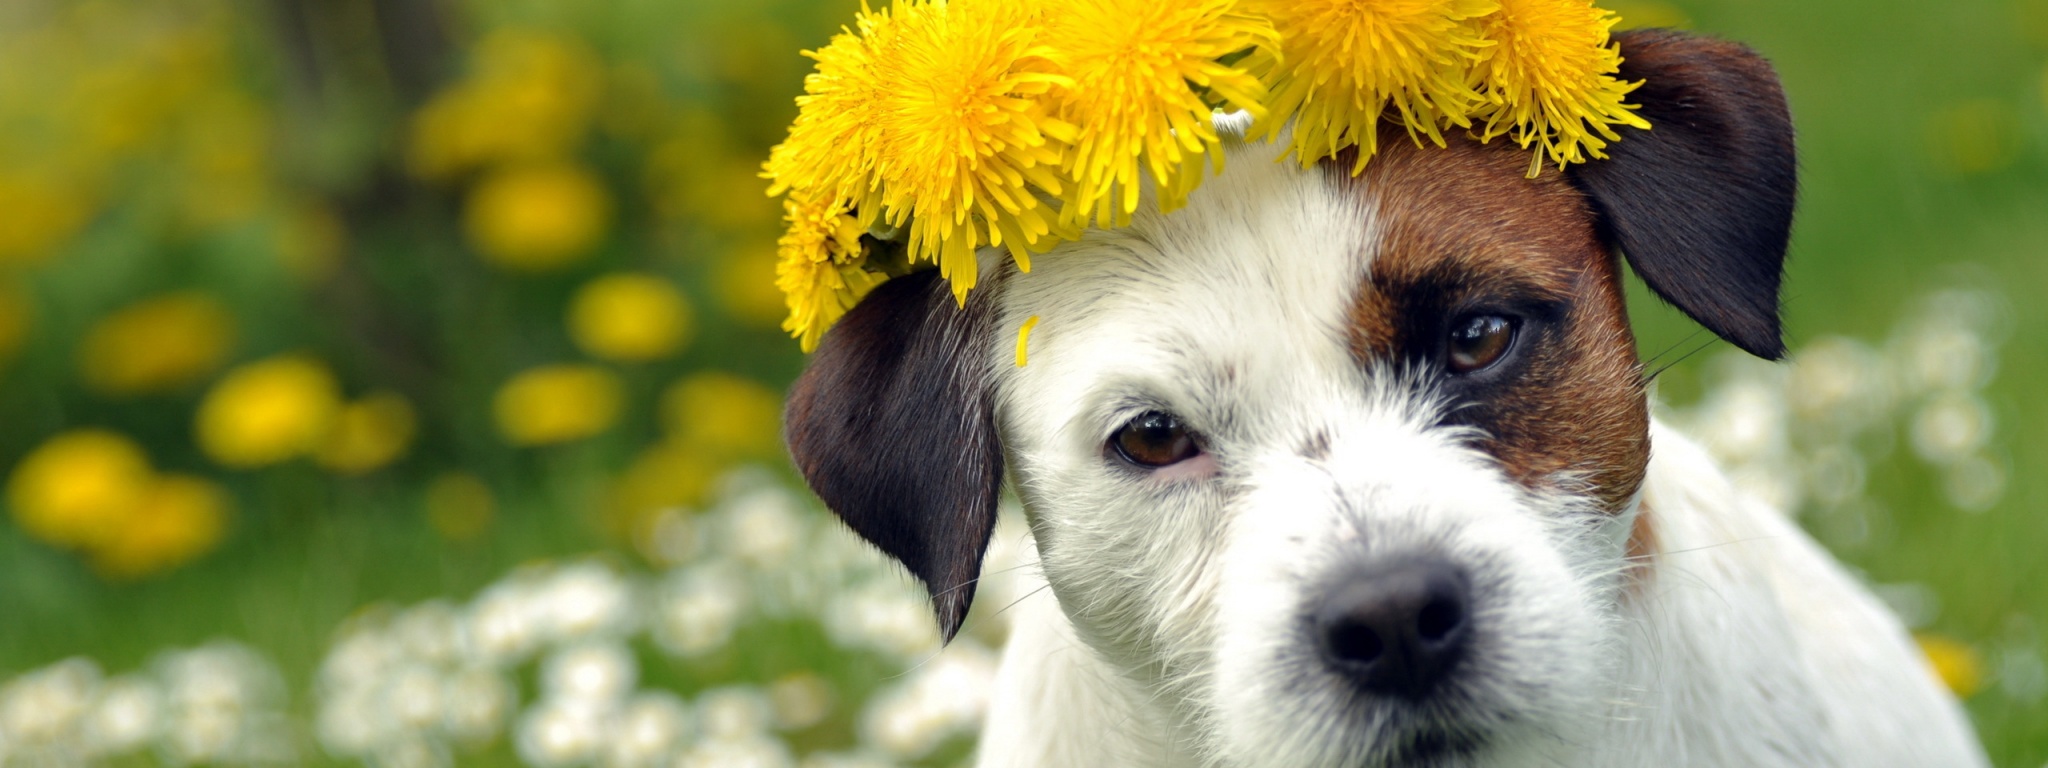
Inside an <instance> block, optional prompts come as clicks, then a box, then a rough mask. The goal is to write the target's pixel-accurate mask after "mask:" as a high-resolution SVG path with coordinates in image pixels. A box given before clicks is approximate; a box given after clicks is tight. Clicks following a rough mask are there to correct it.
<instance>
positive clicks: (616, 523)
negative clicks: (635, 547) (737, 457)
mask: <svg viewBox="0 0 2048 768" xmlns="http://www.w3.org/2000/svg"><path fill="white" fill-rule="evenodd" d="M723 468H724V465H723V464H722V463H720V462H719V461H717V460H715V459H714V458H712V457H710V456H707V455H706V454H705V452H704V451H702V450H699V449H696V448H693V447H691V446H688V445H684V444H682V443H680V442H678V441H676V440H674V439H669V440H663V441H661V442H658V443H655V444H654V445H650V446H648V447H647V448H646V449H645V450H643V451H641V452H640V455H639V456H637V457H635V458H634V459H633V463H632V464H630V465H628V466H627V467H626V471H624V472H622V473H620V474H619V476H618V478H617V479H616V480H614V481H613V482H612V487H611V491H610V495H609V496H608V498H607V501H608V503H609V505H610V512H611V513H612V515H614V519H613V520H612V521H611V522H612V523H613V527H614V528H615V529H617V530H619V531H620V532H622V533H627V534H629V535H630V534H634V533H636V532H638V531H639V529H640V527H641V526H642V525H643V524H644V523H645V522H646V518H647V517H648V516H649V515H650V514H651V513H654V512H659V511H661V510H664V509H672V508H676V507H691V506H695V505H697V504H700V503H703V501H704V498H705V497H706V496H707V495H708V494H709V493H710V490H711V485H712V483H713V482H714V481H715V480H716V479H717V477H718V474H719V472H720V471H721V470H722V469H723Z"/></svg>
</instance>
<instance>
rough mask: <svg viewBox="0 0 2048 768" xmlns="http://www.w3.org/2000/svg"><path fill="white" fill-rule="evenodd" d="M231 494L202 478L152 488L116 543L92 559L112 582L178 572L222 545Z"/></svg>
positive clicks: (162, 481) (102, 546) (170, 478)
mask: <svg viewBox="0 0 2048 768" xmlns="http://www.w3.org/2000/svg"><path fill="white" fill-rule="evenodd" d="M228 506H229V505H228V500H227V492H226V491H223V490H222V489H221V488H220V486H219V485H216V484H214V483H212V482H209V481H207V480H203V479H200V478H197V477H189V476H185V475H165V476H163V477H161V478H159V479H157V481H156V482H155V483H154V484H153V485H152V486H151V487H150V489H149V492H148V493H147V494H145V495H144V497H143V499H142V503H141V504H140V505H139V506H138V507H136V508H135V509H134V512H133V514H130V515H129V516H128V517H127V519H126V520H124V521H123V522H122V524H121V526H120V527H119V529H118V531H117V532H116V533H115V535H113V536H112V537H110V538H108V539H107V540H105V541H103V542H100V543H99V544H98V545H97V546H94V547H93V548H91V549H90V550H89V551H88V552H87V554H88V555H89V556H90V558H91V562H92V566H93V569H94V570H96V571H98V572H99V573H100V575H101V576H104V577H106V578H109V579H122V580H125V579H137V578H142V577H145V576H150V575H154V574H157V573H161V572H163V571H168V570H171V569H173V568H177V567H179V566H181V565H184V564H186V563H189V562H191V561H193V560H194V559H197V558H198V557H199V556H201V555H204V554H206V553H208V552H211V551H213V550H214V548H215V547H218V546H219V545H220V541H221V538H222V537H223V535H224V534H225V533H226V531H227V518H228Z"/></svg>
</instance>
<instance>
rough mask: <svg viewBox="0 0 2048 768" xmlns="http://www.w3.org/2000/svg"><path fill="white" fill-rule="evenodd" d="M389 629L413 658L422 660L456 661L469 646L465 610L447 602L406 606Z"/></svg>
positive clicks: (445, 662) (451, 662) (437, 601)
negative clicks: (463, 618)
mask: <svg viewBox="0 0 2048 768" xmlns="http://www.w3.org/2000/svg"><path fill="white" fill-rule="evenodd" d="M389 631H390V633H391V635H392V636H393V637H394V638H395V639H396V640H397V641H398V643H399V644H401V645H402V646H403V647H404V648H405V651H406V652H407V653H408V654H409V655H410V656H411V657H412V658H414V659H418V660H421V661H430V662H433V663H436V664H453V663H456V662H458V661H460V660H461V658H462V655H463V653H464V650H465V649H466V648H467V647H468V637H467V635H468V628H467V627H466V626H464V622H463V620H462V612H461V611H460V610H458V609H457V608H456V607H455V606H454V605H451V604H449V603H448V602H446V601H441V600H434V601H430V602H426V603H421V604H419V605H416V606H413V607H411V608H407V609H406V610H405V611H404V612H403V613H400V614H399V615H398V617H397V618H396V619H394V620H392V622H391V629H390V630H389Z"/></svg>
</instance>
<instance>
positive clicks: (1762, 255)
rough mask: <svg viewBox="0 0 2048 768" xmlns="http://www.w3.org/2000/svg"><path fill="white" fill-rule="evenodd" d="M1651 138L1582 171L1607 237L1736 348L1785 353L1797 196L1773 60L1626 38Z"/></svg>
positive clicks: (1719, 48)
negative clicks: (1783, 304)
mask: <svg viewBox="0 0 2048 768" xmlns="http://www.w3.org/2000/svg"><path fill="white" fill-rule="evenodd" d="M1615 40H1616V41H1617V42H1619V43H1620V44H1621V55H1622V64H1621V72H1620V74H1619V75H1618V76H1619V77H1620V78H1621V79H1622V80H1624V81H1627V82H1636V81H1642V83H1643V85H1642V87H1640V88H1637V89H1636V90H1635V92H1634V93H1632V94H1631V95H1630V97H1629V100H1630V101H1631V102H1633V103H1636V104H1640V105H1642V110H1641V111H1640V112H1639V113H1638V114H1640V115H1642V117H1643V118H1644V119H1646V120H1648V121H1649V122H1650V126H1651V128H1650V130H1647V131H1644V130H1638V129H1630V128H1623V129H1621V130H1622V140H1621V141H1618V142H1614V143H1613V144H1611V145H1609V146H1608V147H1607V154H1608V157H1609V159H1607V160H1593V161H1590V162H1587V163H1585V164H1583V165H1577V166H1573V167H1572V168H1571V169H1570V170H1569V171H1568V174H1569V176H1570V178H1571V179H1572V181H1573V183H1574V184H1576V185H1577V186H1578V187H1579V189H1581V190H1582V191H1584V192H1585V194H1586V195H1587V197H1589V198H1591V200H1592V202H1593V204H1594V206H1595V208H1596V209H1597V210H1598V211H1599V213H1600V219H1601V227H1602V230H1603V234H1604V235H1605V237H1606V238H1607V241H1608V243H1609V244H1610V245H1613V246H1614V247H1615V248H1617V249H1619V250H1620V251H1621V253H1622V255H1623V257H1625V258H1627V259H1628V262H1629V265H1630V266H1632V267H1634V268H1635V270H1636V274H1638V275H1641V276H1642V278H1643V282H1645V283H1648V284H1649V286H1650V290H1652V291H1654V292H1656V294H1657V295H1658V296H1659V297H1662V298H1663V299H1664V300H1665V301H1669V302H1671V303H1672V304H1673V305H1676V306H1677V307H1678V308H1679V310H1681V311H1683V312H1685V314H1687V315H1688V316H1691V317H1692V319H1694V320H1696V321H1699V323H1700V324H1701V325H1704V326H1706V327H1707V329H1708V330H1711V331H1713V332H1714V333H1716V334H1719V335H1720V336H1721V338H1724V339H1727V340H1728V341H1729V342H1731V343H1733V344H1734V345H1735V346H1738V347H1741V348H1743V349H1745V350H1748V351H1749V352H1750V353H1752V354H1755V355H1757V356H1760V357H1764V358H1769V359H1773V360H1775V359H1778V358H1779V357H1782V356H1784V354H1785V343H1784V341H1783V339H1782V336H1781V325H1780V321H1779V317H1778V289H1779V285H1780V283H1781V282H1782V280H1783V277H1784V264H1785V249H1786V246H1787V244H1788V242H1789V241H1790V239H1791V236H1792V205H1793V198H1794V197H1795V194H1796V192H1797V188H1798V179H1799V174H1798V163H1797V159H1796V155H1795V153H1794V150H1793V139H1792V117H1791V113H1790V112H1789V110H1787V109H1786V106H1785V92H1784V90H1783V89H1782V88H1781V87H1780V86H1779V85H1778V76H1777V74H1776V73H1775V72H1773V71H1772V69H1771V65H1770V63H1769V62H1767V61H1764V59H1763V57H1761V56H1758V55H1757V54H1756V53H1755V52H1754V51H1751V50H1749V49H1748V48H1745V47H1743V46H1741V45H1738V44H1736V43H1731V42H1727V41H1722V40H1714V39H1709V38H1704V37H1695V36H1692V35H1687V34H1683V33H1679V32H1672V31H1668V30H1656V29H1652V30H1636V31H1631V32H1624V33H1622V34H1619V35H1616V36H1615Z"/></svg>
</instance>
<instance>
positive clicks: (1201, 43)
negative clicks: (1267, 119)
mask: <svg viewBox="0 0 2048 768" xmlns="http://www.w3.org/2000/svg"><path fill="white" fill-rule="evenodd" d="M1236 5H1237V1H1236V0H1198V1H1197V2H1189V3H1162V2H1157V1H1156V0H1099V1H1098V2H1087V3H1076V4H1072V5H1068V6H1063V7H1061V8H1060V10H1059V12H1057V13H1052V14H1048V15H1047V18H1046V29H1045V32H1044V35H1043V37H1044V40H1045V44H1046V46H1047V47H1048V48H1049V49H1050V50H1051V51H1052V53H1051V54H1050V55H1051V57H1052V58H1053V60H1054V61H1055V62H1057V63H1058V64H1059V66H1060V70H1061V73H1062V74H1064V75H1066V76H1068V77H1069V78H1072V80H1073V83H1074V85H1073V87H1070V88H1062V89H1059V90H1058V91H1057V92H1056V93H1055V97H1056V103H1057V104H1058V106H1057V107H1056V110H1055V114H1057V115H1058V116H1059V117H1060V119H1061V120H1063V121H1065V122H1067V123H1070V124H1072V125H1073V126H1074V128H1075V131H1076V138H1075V140H1074V147H1073V149H1072V151H1070V152H1068V153H1067V158H1066V163H1065V165H1064V169H1065V171H1066V173H1067V175H1068V177H1069V178H1071V179H1072V180H1073V182H1074V183H1073V184H1072V185H1071V188H1070V189H1069V190H1068V192H1067V194H1066V199H1065V202H1066V207H1065V208H1064V209H1063V210H1062V211H1061V218H1062V220H1063V221H1064V222H1065V223H1067V224H1069V225H1071V226H1077V227H1078V226H1085V225H1087V224H1088V223H1089V222H1090V221H1093V222H1096V223H1099V224H1100V225H1102V226H1123V225H1125V224H1128V223H1130V215H1131V212H1132V211H1135V210H1137V208H1138V199H1139V192H1140V190H1141V187H1142V184H1141V177H1140V170H1141V169H1142V170H1143V171H1149V172H1150V173H1151V174H1152V179H1153V180H1154V184H1155V191H1157V192H1159V193H1160V199H1161V206H1162V207H1163V208H1165V209H1167V210H1172V209H1174V208H1177V207H1179V206H1180V205H1181V203H1182V202H1184V201H1185V200H1186V199H1187V194H1188V192H1190V191H1191V190H1192V189H1193V188H1194V186H1195V185H1196V184H1198V183H1200V182H1201V179H1202V168H1201V161H1202V158H1203V157H1204V156H1207V157H1210V158H1213V159H1214V161H1215V163H1216V165H1217V166H1218V169H1219V170H1220V169H1221V165H1222V161H1223V154H1222V152H1220V151H1218V145H1219V143H1220V142H1219V140H1218V139H1217V137H1216V131H1215V128H1214V126H1213V125H1212V124H1211V121H1210V115H1211V113H1212V112H1213V107H1212V105H1211V100H1212V99H1213V100H1214V101H1215V102H1219V103H1221V104H1227V105H1229V106H1232V107H1236V108H1238V109H1244V110H1246V111H1249V112H1251V113H1252V114H1253V115H1255V116H1258V115H1263V114H1264V108H1263V107H1262V106H1261V105H1260V103H1259V102H1260V99H1261V98H1262V97H1263V96H1264V89H1263V88H1262V87H1261V86H1260V84H1259V80H1258V78H1256V77H1253V76H1252V75H1250V74H1249V73H1247V72H1245V71H1244V70H1242V69H1239V68H1237V67H1233V66H1230V65H1227V64H1222V63H1219V62H1218V61H1217V59H1219V58H1221V57H1223V56H1227V55H1230V54H1233V53H1238V52H1241V51H1245V50H1248V49H1252V48H1261V47H1272V46H1275V45H1277V44H1278V43H1279V41H1278V39H1277V38H1276V36H1275V33H1274V32H1273V28H1272V25H1271V24H1269V23H1267V22H1266V20H1265V19H1263V18H1260V17H1256V16H1249V15H1246V14H1243V13H1239V12H1237V11H1236V10H1235V7H1236Z"/></svg>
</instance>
